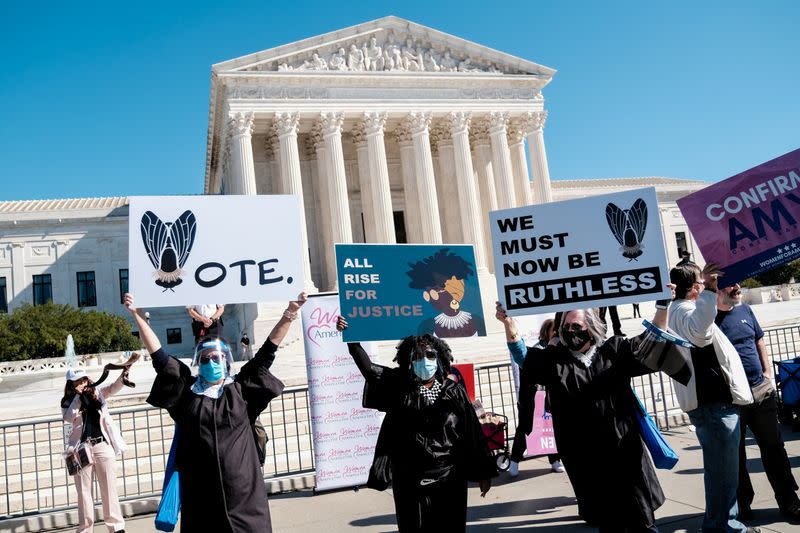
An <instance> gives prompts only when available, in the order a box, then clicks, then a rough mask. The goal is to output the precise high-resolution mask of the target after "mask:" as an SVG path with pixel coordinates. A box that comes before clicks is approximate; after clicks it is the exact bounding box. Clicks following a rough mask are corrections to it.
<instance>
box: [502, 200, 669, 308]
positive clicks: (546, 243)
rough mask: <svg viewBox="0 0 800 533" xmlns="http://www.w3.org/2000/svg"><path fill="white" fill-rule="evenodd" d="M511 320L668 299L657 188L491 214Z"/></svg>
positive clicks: (503, 297) (503, 296) (503, 288)
mask: <svg viewBox="0 0 800 533" xmlns="http://www.w3.org/2000/svg"><path fill="white" fill-rule="evenodd" d="M489 219H490V224H491V228H492V247H493V252H494V261H495V277H496V278H497V293H498V296H499V299H500V301H501V302H502V304H503V305H504V306H505V308H506V309H507V310H508V314H509V315H512V316H517V315H530V314H539V313H550V312H554V311H567V310H570V309H582V308H586V307H597V306H607V305H619V304H624V303H631V302H640V301H647V300H656V299H659V298H668V297H669V295H670V292H669V290H668V289H666V288H665V285H666V284H667V283H668V282H669V275H668V272H667V259H666V255H665V253H664V241H663V237H662V234H661V223H660V219H659V213H658V201H657V199H656V191H655V189H654V188H652V187H650V188H646V189H637V190H632V191H624V192H619V193H614V194H605V195H601V196H591V197H588V198H581V199H578V200H567V201H564V202H554V203H549V204H541V205H530V206H525V207H518V208H515V209H506V210H503V211H493V212H491V213H489Z"/></svg>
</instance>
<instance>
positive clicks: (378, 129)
mask: <svg viewBox="0 0 800 533" xmlns="http://www.w3.org/2000/svg"><path fill="white" fill-rule="evenodd" d="M364 125H365V126H366V131H367V152H368V155H369V170H370V176H371V178H372V183H371V190H372V203H373V208H374V210H375V238H376V240H377V242H379V243H387V244H394V243H396V242H397V237H396V235H395V230H394V210H393V209H392V190H391V188H390V185H389V166H388V165H387V163H386V144H385V143H384V140H383V134H384V127H385V126H386V113H374V112H372V113H364Z"/></svg>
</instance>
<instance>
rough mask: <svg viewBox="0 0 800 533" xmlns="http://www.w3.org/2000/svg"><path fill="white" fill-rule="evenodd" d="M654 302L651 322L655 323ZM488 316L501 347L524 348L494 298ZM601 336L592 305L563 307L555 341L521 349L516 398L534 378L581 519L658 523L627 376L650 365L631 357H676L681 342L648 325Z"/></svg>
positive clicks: (660, 497) (601, 523) (605, 527)
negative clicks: (664, 338)
mask: <svg viewBox="0 0 800 533" xmlns="http://www.w3.org/2000/svg"><path fill="white" fill-rule="evenodd" d="M662 307H664V309H658V310H657V311H656V315H655V317H654V319H653V322H654V324H655V325H656V326H658V327H660V328H662V329H663V328H666V324H667V311H666V304H665V305H663V306H662ZM496 317H497V319H498V320H500V321H501V322H502V323H503V325H504V326H505V331H506V339H507V340H508V345H509V349H514V348H513V347H514V345H515V344H516V345H517V348H516V349H521V350H524V349H525V347H524V345H521V339H520V338H519V335H518V333H517V328H516V323H515V321H514V319H513V318H511V317H509V316H508V315H507V314H506V311H505V309H503V307H502V306H501V305H500V303H498V304H497V314H496ZM605 337H606V328H605V325H604V324H603V323H602V321H601V320H600V319H599V317H598V316H597V315H596V314H595V312H594V310H592V309H583V310H575V311H567V312H565V313H564V314H563V318H562V322H561V330H560V341H559V343H558V344H557V345H553V344H551V345H549V346H548V347H546V348H545V349H541V350H540V349H537V348H530V349H528V350H527V355H526V357H525V362H524V364H523V367H522V376H521V379H522V384H521V390H520V398H521V401H522V402H524V398H525V397H526V396H527V397H532V396H533V394H534V392H535V389H536V385H544V386H546V387H547V391H548V394H549V395H550V399H551V401H552V405H551V408H552V416H553V429H554V432H555V440H556V446H557V447H558V451H559V453H560V455H561V460H562V461H563V462H564V467H565V468H566V471H567V475H568V476H569V480H570V483H571V484H572V488H573V490H574V491H575V496H576V497H577V499H578V511H579V514H580V515H581V517H582V518H583V519H584V520H585V521H586V522H587V523H589V524H592V525H595V526H598V527H599V528H600V531H601V532H602V531H609V532H610V531H642V532H643V531H658V529H657V528H656V525H655V516H654V511H655V510H656V509H658V508H659V507H660V506H661V505H662V504H663V503H664V494H663V492H662V491H661V485H660V484H659V482H658V478H657V477H656V473H655V470H654V468H653V464H652V462H651V460H650V457H649V455H648V454H647V452H645V449H644V444H643V443H642V438H641V435H640V431H639V423H638V421H637V418H636V411H637V409H638V403H637V400H636V398H635V397H634V393H633V391H632V389H631V386H630V379H631V377H632V376H637V375H642V374H646V373H649V372H653V370H652V369H650V368H648V367H645V366H644V365H642V364H641V363H639V360H644V359H650V360H668V359H672V358H675V357H677V358H681V357H683V355H682V354H680V353H679V352H680V351H681V350H682V349H681V348H679V347H677V346H675V345H674V344H671V343H665V342H659V340H658V339H657V338H656V336H655V335H654V334H653V333H651V332H649V331H645V332H644V333H642V334H641V335H639V336H637V337H634V338H632V339H626V338H623V337H618V336H615V337H611V338H610V339H608V340H605Z"/></svg>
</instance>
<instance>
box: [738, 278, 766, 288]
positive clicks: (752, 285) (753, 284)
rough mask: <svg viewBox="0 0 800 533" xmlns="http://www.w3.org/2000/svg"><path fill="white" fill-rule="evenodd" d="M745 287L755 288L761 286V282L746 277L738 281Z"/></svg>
mask: <svg viewBox="0 0 800 533" xmlns="http://www.w3.org/2000/svg"><path fill="white" fill-rule="evenodd" d="M739 285H741V286H742V287H744V288H745V289H756V288H758V287H761V284H760V283H759V282H758V280H757V279H755V278H747V279H746V280H744V281H742V282H740V283H739Z"/></svg>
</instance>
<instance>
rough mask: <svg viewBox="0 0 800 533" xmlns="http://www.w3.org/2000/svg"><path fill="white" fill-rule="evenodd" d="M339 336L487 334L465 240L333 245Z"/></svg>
mask: <svg viewBox="0 0 800 533" xmlns="http://www.w3.org/2000/svg"><path fill="white" fill-rule="evenodd" d="M336 265H337V269H338V279H339V300H340V303H341V307H342V315H343V316H344V317H345V318H346V319H347V322H348V324H349V327H348V328H347V329H346V330H345V332H344V339H345V340H346V341H348V342H351V341H377V340H390V339H401V338H403V337H406V336H408V335H423V334H425V333H431V334H434V335H436V336H438V337H442V338H450V337H472V336H475V335H480V336H483V335H486V328H485V325H484V319H483V307H482V306H481V291H480V287H479V286H478V279H477V276H476V274H477V269H476V268H475V254H474V251H473V249H472V246H470V245H418V244H337V245H336Z"/></svg>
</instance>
